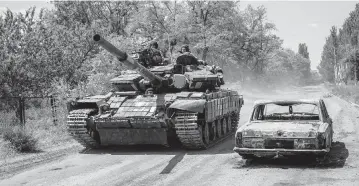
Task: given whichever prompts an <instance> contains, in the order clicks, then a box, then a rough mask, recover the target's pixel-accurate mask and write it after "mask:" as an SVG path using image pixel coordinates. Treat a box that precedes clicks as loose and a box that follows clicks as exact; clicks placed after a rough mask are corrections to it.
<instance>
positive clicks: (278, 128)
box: [238, 121, 328, 137]
mask: <svg viewBox="0 0 359 186" xmlns="http://www.w3.org/2000/svg"><path fill="white" fill-rule="evenodd" d="M327 125H328V124H326V123H323V122H321V121H318V122H316V121H290V122H286V121H283V122H282V121H279V122H250V123H248V124H246V125H244V126H242V127H240V128H239V129H238V131H239V132H246V133H244V134H243V135H244V136H253V135H254V136H256V137H258V136H261V135H270V136H273V135H274V136H278V135H279V136H280V137H314V135H316V133H318V132H323V131H325V128H326V127H327Z"/></svg>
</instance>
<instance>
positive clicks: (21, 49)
mask: <svg viewBox="0 0 359 186" xmlns="http://www.w3.org/2000/svg"><path fill="white" fill-rule="evenodd" d="M52 3H53V5H54V8H53V9H41V10H37V9H36V8H35V7H32V8H30V9H28V10H27V11H26V12H25V13H14V12H12V11H11V10H7V11H6V12H5V13H4V14H3V15H1V16H0V40H1V43H2V45H0V73H1V76H0V84H1V85H2V86H0V96H2V97H4V96H17V95H19V94H23V95H24V94H25V95H49V94H52V93H54V92H57V93H59V92H60V93H64V94H76V95H79V94H98V93H105V92H106V91H108V90H109V79H110V78H113V77H115V76H117V75H119V74H120V73H121V70H124V69H125V68H124V67H123V66H122V65H121V64H119V63H118V62H117V60H116V58H114V57H113V56H111V55H110V54H109V53H108V52H106V51H104V50H103V49H101V48H100V47H99V46H98V45H96V44H95V43H94V42H93V41H92V36H93V35H94V34H95V33H98V34H101V35H103V36H104V37H106V39H107V40H109V41H111V42H112V43H113V44H114V45H115V46H117V47H119V48H120V49H122V50H124V51H126V52H128V53H131V52H135V51H138V50H141V49H143V48H144V47H147V46H148V44H149V42H150V41H154V40H155V41H157V42H158V43H159V46H160V49H161V50H162V52H163V53H164V55H165V57H168V58H171V57H172V58H174V57H175V56H176V55H177V54H178V52H177V51H178V50H179V49H180V47H181V45H183V44H187V45H189V46H190V49H191V51H192V53H194V54H195V55H196V56H197V57H198V58H200V59H203V60H205V61H206V62H207V63H209V64H213V65H218V66H220V67H222V68H223V69H224V73H225V76H226V77H225V79H227V81H230V80H235V81H240V82H241V83H245V82H253V83H259V82H264V84H268V83H269V84H270V83H273V84H275V83H278V81H279V80H281V81H282V82H283V83H288V82H289V83H292V84H294V85H297V84H303V83H305V82H306V81H308V78H309V77H310V74H311V72H310V59H309V53H308V49H307V46H306V44H305V43H301V44H299V46H298V52H294V51H293V50H291V49H286V48H283V47H282V40H281V39H280V38H279V37H278V36H277V35H275V33H274V32H275V30H276V27H275V24H274V23H271V22H269V21H268V20H267V18H266V9H265V8H264V7H263V6H259V7H256V8H254V7H252V6H248V7H246V8H245V10H243V11H240V9H239V6H240V3H239V2H235V1H180V2H176V1H168V2H166V1H161V2H157V1H150V2H145V1H138V2H137V1H119V2H114V1H111V2H107V1H54V2H52ZM36 11H37V12H38V14H37V13H36ZM348 26H349V23H348ZM171 43H172V44H176V45H171ZM61 91H62V92H61Z"/></svg>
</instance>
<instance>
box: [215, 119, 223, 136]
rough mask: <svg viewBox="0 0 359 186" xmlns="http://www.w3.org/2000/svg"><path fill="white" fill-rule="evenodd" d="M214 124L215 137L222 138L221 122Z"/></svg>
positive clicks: (217, 121)
mask: <svg viewBox="0 0 359 186" xmlns="http://www.w3.org/2000/svg"><path fill="white" fill-rule="evenodd" d="M215 123H216V126H217V137H218V138H221V137H222V122H221V120H216V121H215Z"/></svg>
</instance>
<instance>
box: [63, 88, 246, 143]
mask: <svg viewBox="0 0 359 186" xmlns="http://www.w3.org/2000/svg"><path fill="white" fill-rule="evenodd" d="M114 96H116V95H114ZM125 97H126V96H120V97H116V99H112V98H109V99H108V100H107V102H108V104H109V105H110V108H111V111H108V112H103V113H94V112H91V111H94V110H95V109H92V110H91V109H90V108H87V109H75V110H73V111H71V112H70V114H69V116H68V126H69V132H70V134H71V135H72V136H74V138H75V139H76V140H78V141H79V142H80V143H81V144H83V145H84V146H86V147H91V148H94V147H100V146H109V145H144V144H156V145H165V146H170V145H171V141H179V142H180V143H181V144H182V146H183V147H184V148H187V149H205V148H208V147H209V146H211V144H214V143H216V142H218V141H220V140H221V139H224V138H226V137H227V136H228V135H230V134H231V133H232V132H233V131H235V129H236V127H237V124H238V120H239V113H240V109H241V107H242V104H243V98H242V97H241V96H240V95H238V93H237V92H235V91H228V90H219V91H217V92H212V93H208V94H205V93H202V92H179V93H171V94H158V95H138V96H134V97H126V98H125ZM111 100H112V102H111ZM114 100H121V101H119V102H118V101H117V102H116V101H114ZM79 113H80V114H79ZM74 121H79V122H77V125H76V122H74ZM79 128H81V130H79Z"/></svg>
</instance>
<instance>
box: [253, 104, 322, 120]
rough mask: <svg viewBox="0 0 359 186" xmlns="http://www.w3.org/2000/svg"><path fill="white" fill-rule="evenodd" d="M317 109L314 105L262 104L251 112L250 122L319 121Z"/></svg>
mask: <svg viewBox="0 0 359 186" xmlns="http://www.w3.org/2000/svg"><path fill="white" fill-rule="evenodd" d="M319 119H320V118H319V108H318V106H317V105H316V104H310V103H292V104H276V103H270V104H262V105H258V106H257V107H256V108H255V109H254V112H253V115H252V120H254V121H256V120H319Z"/></svg>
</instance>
